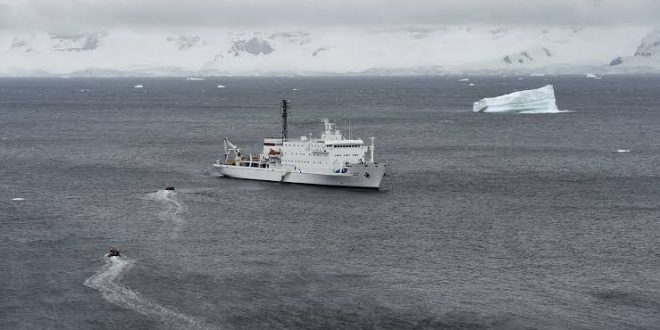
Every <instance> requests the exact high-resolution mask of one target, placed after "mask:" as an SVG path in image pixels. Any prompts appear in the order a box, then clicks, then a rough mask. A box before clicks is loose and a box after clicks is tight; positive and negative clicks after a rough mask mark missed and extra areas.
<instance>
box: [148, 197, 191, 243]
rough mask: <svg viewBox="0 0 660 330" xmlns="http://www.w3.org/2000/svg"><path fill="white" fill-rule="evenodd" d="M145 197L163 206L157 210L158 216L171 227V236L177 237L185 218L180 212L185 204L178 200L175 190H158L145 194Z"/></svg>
mask: <svg viewBox="0 0 660 330" xmlns="http://www.w3.org/2000/svg"><path fill="white" fill-rule="evenodd" d="M147 199H149V200H153V201H157V202H159V203H161V204H162V205H163V206H164V208H163V210H162V211H160V212H158V218H159V219H160V220H161V221H162V222H163V223H164V224H166V225H170V226H171V227H172V232H171V236H172V237H177V236H178V235H179V232H180V231H181V230H182V229H183V225H184V224H185V223H186V220H185V219H184V218H183V216H182V214H183V213H184V212H185V211H186V206H185V204H183V202H182V201H181V200H180V198H179V197H178V195H177V192H176V191H172V190H159V191H157V192H154V193H150V194H148V195H147Z"/></svg>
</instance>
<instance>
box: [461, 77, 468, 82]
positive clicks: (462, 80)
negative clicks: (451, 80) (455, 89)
mask: <svg viewBox="0 0 660 330" xmlns="http://www.w3.org/2000/svg"><path fill="white" fill-rule="evenodd" d="M458 81H460V82H465V81H470V78H463V79H458Z"/></svg>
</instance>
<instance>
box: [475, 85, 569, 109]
mask: <svg viewBox="0 0 660 330" xmlns="http://www.w3.org/2000/svg"><path fill="white" fill-rule="evenodd" d="M472 110H473V111H474V112H515V113H557V112H561V111H559V109H557V101H556V99H555V89H554V87H553V86H552V85H546V86H543V87H541V88H537V89H531V90H524V91H518V92H513V93H510V94H506V95H502V96H497V97H489V98H484V99H481V100H479V101H477V102H474V104H473V105H472Z"/></svg>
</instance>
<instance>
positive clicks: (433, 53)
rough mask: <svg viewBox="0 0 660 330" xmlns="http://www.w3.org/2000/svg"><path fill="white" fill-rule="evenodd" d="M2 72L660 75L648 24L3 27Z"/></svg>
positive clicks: (654, 33)
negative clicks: (39, 29) (79, 29)
mask: <svg viewBox="0 0 660 330" xmlns="http://www.w3.org/2000/svg"><path fill="white" fill-rule="evenodd" d="M0 58H2V61H0V75H2V76H35V75H36V76H49V75H66V76H68V75H73V76H122V75H159V76H205V75H237V76H238V75H334V74H346V75H355V74H367V75H435V74H537V73H539V74H540V73H545V74H574V73H575V74H582V73H596V74H602V73H619V74H621V73H660V29H654V28H652V27H646V26H640V27H636V26H629V25H628V26H590V27H575V26H548V27H538V26H526V25H517V26H509V27H507V26H495V25H492V26H486V25H448V26H440V25H423V26H414V25H410V24H405V25H401V26H398V27H388V28H368V27H360V26H351V27H323V28H317V29H284V28H275V27H271V28H268V27H264V28H260V29H247V28H243V29H229V28H219V27H208V28H199V27H198V28H194V29H192V28H181V29H148V28H144V29H129V28H121V27H120V28H108V29H103V30H102V31H89V30H86V31H85V32H67V33H61V32H35V31H29V32H28V31H26V30H17V29H4V30H0Z"/></svg>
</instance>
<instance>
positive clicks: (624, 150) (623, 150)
mask: <svg viewBox="0 0 660 330" xmlns="http://www.w3.org/2000/svg"><path fill="white" fill-rule="evenodd" d="M616 152H630V149H619V150H617V151H616Z"/></svg>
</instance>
